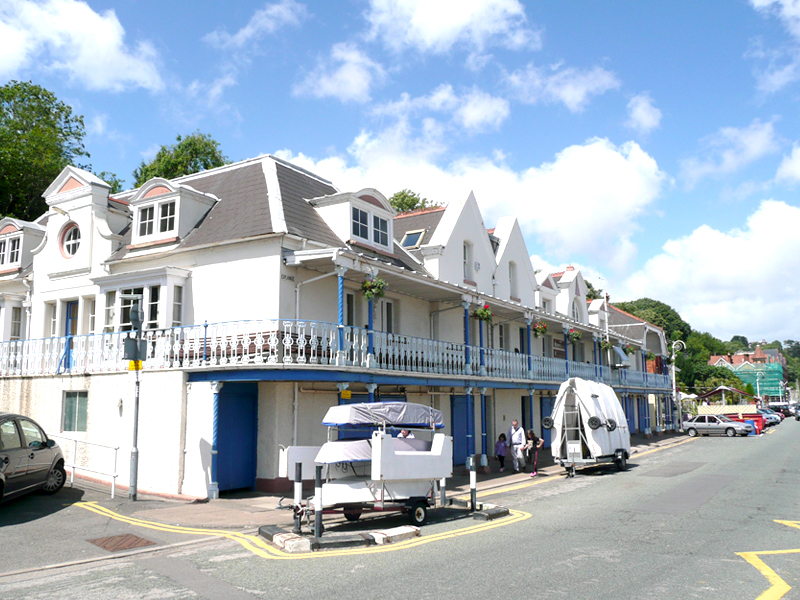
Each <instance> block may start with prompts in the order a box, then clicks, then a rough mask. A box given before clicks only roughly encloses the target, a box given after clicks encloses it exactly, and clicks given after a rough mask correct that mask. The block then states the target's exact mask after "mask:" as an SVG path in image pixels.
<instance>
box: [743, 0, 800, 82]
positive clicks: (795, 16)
mask: <svg viewBox="0 0 800 600" xmlns="http://www.w3.org/2000/svg"><path fill="white" fill-rule="evenodd" d="M750 4H751V5H752V6H753V8H755V9H756V10H757V11H759V12H761V13H762V14H774V15H776V16H777V17H778V19H779V20H780V21H781V22H782V23H783V26H784V27H785V28H786V30H787V31H788V33H789V34H790V35H791V36H792V37H794V38H795V39H794V44H793V45H790V46H789V47H785V48H779V49H772V50H769V51H765V50H764V49H763V48H762V43H761V41H760V40H757V41H756V43H755V47H754V48H751V49H750V50H749V51H748V52H747V54H746V56H747V57H748V58H755V59H766V61H767V65H766V67H764V68H763V69H761V70H759V71H757V72H756V79H757V88H758V90H759V91H760V92H763V93H765V94H772V93H775V92H778V91H780V90H782V89H783V88H784V87H786V86H787V85H789V84H791V83H794V82H795V81H797V80H798V79H800V46H799V45H798V42H800V2H798V0H750Z"/></svg>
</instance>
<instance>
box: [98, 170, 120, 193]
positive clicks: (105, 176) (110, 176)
mask: <svg viewBox="0 0 800 600" xmlns="http://www.w3.org/2000/svg"><path fill="white" fill-rule="evenodd" d="M95 175H96V176H97V177H99V178H100V179H102V180H103V181H105V182H106V183H107V184H108V185H110V186H111V190H110V191H109V194H117V193H119V192H121V191H122V190H124V189H125V181H123V180H122V179H120V178H119V177H117V175H116V173H112V172H110V171H100V172H99V173H95Z"/></svg>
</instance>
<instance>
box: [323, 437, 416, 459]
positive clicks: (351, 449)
mask: <svg viewBox="0 0 800 600" xmlns="http://www.w3.org/2000/svg"><path fill="white" fill-rule="evenodd" d="M387 435H388V434H387ZM430 449H431V443H430V442H428V441H426V440H418V439H415V438H408V439H403V438H399V437H398V438H394V450H395V451H396V452H398V451H399V452H413V451H420V450H423V451H430ZM369 460H372V443H371V440H337V441H334V442H327V443H326V444H324V445H323V446H322V448H320V449H319V452H318V453H317V457H316V458H315V459H314V462H315V463H318V464H323V465H326V464H333V463H341V462H362V461H369Z"/></svg>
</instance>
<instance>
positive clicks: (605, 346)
mask: <svg viewBox="0 0 800 600" xmlns="http://www.w3.org/2000/svg"><path fill="white" fill-rule="evenodd" d="M600 348H601V349H602V350H611V342H610V341H608V340H600Z"/></svg>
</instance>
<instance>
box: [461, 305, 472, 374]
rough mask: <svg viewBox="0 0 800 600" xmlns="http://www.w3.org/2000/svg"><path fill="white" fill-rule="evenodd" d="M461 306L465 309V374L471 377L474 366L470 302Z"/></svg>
mask: <svg viewBox="0 0 800 600" xmlns="http://www.w3.org/2000/svg"><path fill="white" fill-rule="evenodd" d="M461 306H463V307H464V363H465V366H464V372H465V373H466V374H467V375H471V374H472V364H471V361H470V355H469V302H462V303H461Z"/></svg>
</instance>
